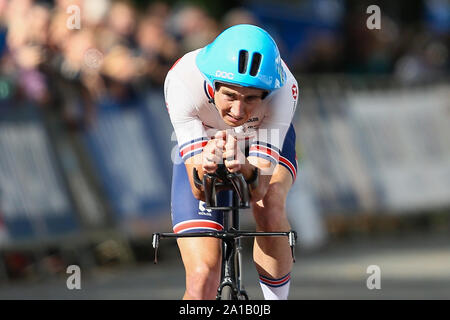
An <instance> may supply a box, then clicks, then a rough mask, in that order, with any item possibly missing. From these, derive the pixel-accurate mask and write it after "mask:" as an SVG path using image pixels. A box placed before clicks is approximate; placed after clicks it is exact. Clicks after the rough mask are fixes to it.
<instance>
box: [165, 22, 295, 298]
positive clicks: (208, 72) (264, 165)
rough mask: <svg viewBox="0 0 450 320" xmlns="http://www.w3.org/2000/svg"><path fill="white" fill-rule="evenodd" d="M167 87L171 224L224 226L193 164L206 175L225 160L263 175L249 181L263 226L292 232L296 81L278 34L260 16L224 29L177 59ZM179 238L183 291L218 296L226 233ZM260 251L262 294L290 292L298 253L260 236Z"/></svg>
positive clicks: (180, 229) (247, 173)
mask: <svg viewBox="0 0 450 320" xmlns="http://www.w3.org/2000/svg"><path fill="white" fill-rule="evenodd" d="M164 94H165V100H166V106H167V109H168V112H169V115H170V119H171V122H172V125H173V127H174V129H175V133H176V137H177V142H178V148H179V155H180V156H181V159H182V161H178V163H177V161H175V164H174V167H173V177H172V202H171V206H172V222H173V230H174V232H175V233H185V232H199V231H205V230H207V231H209V230H222V229H223V226H222V219H223V216H222V212H220V211H217V210H206V209H205V204H204V202H203V201H202V200H204V199H203V193H202V192H201V191H199V190H198V189H197V188H196V187H195V185H194V182H193V173H192V172H193V168H194V167H195V168H196V169H197V170H198V172H199V176H200V179H201V178H202V176H203V174H204V173H205V172H207V173H213V172H214V171H215V170H216V169H217V166H218V164H220V163H224V164H225V166H226V167H227V168H228V170H229V171H230V172H237V171H239V172H241V173H242V174H243V175H244V177H245V179H246V180H248V181H258V182H257V183H251V182H249V183H250V186H251V205H252V211H253V215H254V219H255V222H256V230H257V231H267V232H270V231H289V230H290V225H289V222H288V219H287V216H286V211H285V201H286V197H287V194H288V191H289V189H290V187H291V185H292V183H293V182H294V180H295V176H296V170H297V161H296V155H295V132H294V127H293V126H292V124H291V121H292V117H293V115H294V112H295V109H296V105H297V99H298V84H297V81H296V80H295V78H294V77H293V75H292V73H291V72H290V71H289V69H288V68H287V66H286V64H285V63H284V61H283V60H282V59H281V57H280V54H279V51H278V48H277V45H276V43H275V42H274V40H273V39H272V38H271V36H270V35H269V34H268V33H267V32H266V31H264V30H263V29H261V28H259V27H257V26H253V25H246V24H242V25H236V26H233V27H230V28H228V29H226V30H225V31H224V32H222V33H221V34H220V35H219V36H218V37H217V38H216V39H215V40H214V41H213V42H212V43H210V44H209V45H207V46H205V47H204V48H200V49H197V50H194V51H191V52H189V53H187V54H185V55H184V56H183V57H182V58H180V59H179V60H178V61H177V62H176V63H175V64H174V66H173V67H172V69H171V70H170V71H169V72H168V74H167V77H166V80H165V84H164ZM233 130H234V132H237V133H239V134H233ZM242 133H244V134H242ZM243 135H244V138H242V136H243ZM252 135H253V136H252ZM240 137H241V138H242V139H243V140H242V141H244V143H241V140H240V139H241V138H240ZM241 144H242V145H244V146H245V145H246V146H247V148H244V147H242V148H240V146H241ZM223 159H225V160H223ZM256 175H258V178H257V179H256ZM223 197H225V196H223ZM225 200H226V199H219V201H225ZM177 241H178V247H179V249H180V253H181V257H182V260H183V264H184V267H185V271H186V291H185V294H184V299H214V298H215V295H216V290H217V287H218V285H219V281H220V266H221V246H220V241H221V240H219V239H216V238H212V237H211V238H210V237H207V238H179V239H178V240H177ZM253 258H254V262H255V266H256V269H257V271H258V273H259V275H260V277H259V280H260V284H261V288H262V290H263V294H264V297H265V299H287V297H288V293H289V285H290V271H291V268H292V257H291V252H290V247H289V244H288V241H286V238H284V237H257V238H255V243H254V248H253Z"/></svg>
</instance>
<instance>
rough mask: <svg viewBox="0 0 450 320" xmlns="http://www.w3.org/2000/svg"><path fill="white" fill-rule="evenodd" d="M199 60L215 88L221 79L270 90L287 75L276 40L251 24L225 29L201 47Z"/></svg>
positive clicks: (208, 79)
mask: <svg viewBox="0 0 450 320" xmlns="http://www.w3.org/2000/svg"><path fill="white" fill-rule="evenodd" d="M196 64H197V67H198V68H199V70H200V71H201V72H202V73H203V75H204V77H205V78H206V79H207V81H208V82H209V84H210V85H211V86H212V87H213V88H215V84H216V83H218V82H220V83H229V84H233V85H237V86H242V87H252V88H257V89H263V90H266V91H267V92H268V93H270V92H272V91H274V90H276V89H278V88H281V87H282V86H283V85H284V82H285V79H286V73H285V71H284V70H283V67H282V65H281V57H280V52H279V51H278V47H277V45H276V43H275V41H274V40H273V39H272V37H271V36H270V35H269V34H268V33H267V32H266V31H265V30H263V29H261V28H259V27H257V26H254V25H249V24H239V25H235V26H232V27H230V28H228V29H226V30H225V31H223V32H222V33H221V34H220V35H219V36H218V37H217V38H216V39H215V40H214V41H213V42H212V43H210V44H209V45H207V46H206V47H204V48H202V49H201V50H200V52H199V53H198V55H197V58H196Z"/></svg>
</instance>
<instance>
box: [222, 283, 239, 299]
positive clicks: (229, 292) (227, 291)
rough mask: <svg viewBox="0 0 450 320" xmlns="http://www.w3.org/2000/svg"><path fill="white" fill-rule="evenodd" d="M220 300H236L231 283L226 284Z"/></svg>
mask: <svg viewBox="0 0 450 320" xmlns="http://www.w3.org/2000/svg"><path fill="white" fill-rule="evenodd" d="M220 300H236V295H235V293H234V290H233V288H232V287H231V286H230V285H224V286H223V288H222V292H221V293H220Z"/></svg>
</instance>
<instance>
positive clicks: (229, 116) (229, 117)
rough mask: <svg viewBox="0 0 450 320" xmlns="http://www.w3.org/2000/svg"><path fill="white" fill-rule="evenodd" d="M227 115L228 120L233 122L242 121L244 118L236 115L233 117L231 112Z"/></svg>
mask: <svg viewBox="0 0 450 320" xmlns="http://www.w3.org/2000/svg"><path fill="white" fill-rule="evenodd" d="M227 117H228V120H230V121H231V122H233V123H237V122H240V121H241V120H242V117H240V118H235V117H233V116H232V115H231V114H229V113H227Z"/></svg>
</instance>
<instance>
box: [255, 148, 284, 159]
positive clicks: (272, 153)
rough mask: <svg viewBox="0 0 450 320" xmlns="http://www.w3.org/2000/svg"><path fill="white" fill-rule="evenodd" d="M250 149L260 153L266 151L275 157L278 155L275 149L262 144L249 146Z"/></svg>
mask: <svg viewBox="0 0 450 320" xmlns="http://www.w3.org/2000/svg"><path fill="white" fill-rule="evenodd" d="M250 151H260V152H262V153H266V154H268V155H271V156H274V157H275V158H278V157H279V154H278V152H276V151H275V150H273V149H269V148H266V147H263V146H259V145H253V146H251V147H250Z"/></svg>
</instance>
